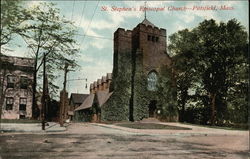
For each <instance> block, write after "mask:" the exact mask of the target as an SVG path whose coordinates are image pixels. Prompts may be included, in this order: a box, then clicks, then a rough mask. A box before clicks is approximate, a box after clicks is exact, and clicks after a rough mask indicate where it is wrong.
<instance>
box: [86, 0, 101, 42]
mask: <svg viewBox="0 0 250 159" xmlns="http://www.w3.org/2000/svg"><path fill="white" fill-rule="evenodd" d="M99 2H100V0H98V2H97V4H96V7H95V10H94V13H93V15H92V17H91V19H90V22H89V25H88V27H87V29H86V32H85V34H84V35H86V33H87V32H88V30H89V26H90V24H91V22H92V20H93V17H94V15H95V12H96V9H97V7H98V5H99ZM85 37H86V36H84V37H83V40H82V43H83V42H84V39H85Z"/></svg>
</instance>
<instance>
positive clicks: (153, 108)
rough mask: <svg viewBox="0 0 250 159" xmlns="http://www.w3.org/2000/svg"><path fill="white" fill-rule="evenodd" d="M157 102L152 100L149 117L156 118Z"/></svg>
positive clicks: (149, 106)
mask: <svg viewBox="0 0 250 159" xmlns="http://www.w3.org/2000/svg"><path fill="white" fill-rule="evenodd" d="M156 103H157V101H156V100H151V101H150V103H149V105H148V113H149V117H151V118H152V117H155V113H156Z"/></svg>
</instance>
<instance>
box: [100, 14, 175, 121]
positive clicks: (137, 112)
mask: <svg viewBox="0 0 250 159" xmlns="http://www.w3.org/2000/svg"><path fill="white" fill-rule="evenodd" d="M166 37H167V33H166V30H165V29H162V28H158V27H156V26H155V25H154V24H152V23H151V22H150V21H148V20H147V19H146V18H145V19H144V20H143V21H142V22H141V23H139V24H138V25H137V26H136V27H135V28H134V29H133V30H125V29H123V28H118V29H117V30H116V31H115V33H114V56H113V60H114V61H113V78H112V83H111V86H110V87H111V89H110V92H113V94H112V96H111V97H110V98H109V99H108V100H107V102H106V103H105V104H104V105H103V106H102V107H101V118H102V120H109V121H128V120H130V121H137V120H142V119H143V118H148V117H155V118H159V119H162V120H167V121H176V120H177V119H178V113H177V106H176V87H175V82H174V81H175V80H174V76H173V69H172V59H171V58H170V56H169V55H168V54H167V44H166Z"/></svg>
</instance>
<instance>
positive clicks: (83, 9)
mask: <svg viewBox="0 0 250 159" xmlns="http://www.w3.org/2000/svg"><path fill="white" fill-rule="evenodd" d="M86 3H87V1H84V6H83V8H82V15H81V18H80V23H79V26H80V25H81V24H82V17H83V14H84V11H85V7H86Z"/></svg>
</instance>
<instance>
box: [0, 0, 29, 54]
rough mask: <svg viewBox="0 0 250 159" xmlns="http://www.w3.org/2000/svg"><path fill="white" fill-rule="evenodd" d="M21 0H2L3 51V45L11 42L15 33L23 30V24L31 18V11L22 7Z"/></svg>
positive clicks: (1, 43) (0, 43)
mask: <svg viewBox="0 0 250 159" xmlns="http://www.w3.org/2000/svg"><path fill="white" fill-rule="evenodd" d="M22 4H23V2H22V1H21V0H1V30H0V35H1V36H0V37H1V42H0V46H1V53H3V50H2V48H3V47H2V46H3V45H6V44H9V42H10V41H11V40H12V39H13V37H14V35H17V34H19V33H20V32H21V31H22V27H21V26H22V24H23V23H25V22H26V21H27V20H31V19H32V16H31V14H30V11H28V10H27V9H25V8H24V7H22Z"/></svg>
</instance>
